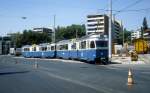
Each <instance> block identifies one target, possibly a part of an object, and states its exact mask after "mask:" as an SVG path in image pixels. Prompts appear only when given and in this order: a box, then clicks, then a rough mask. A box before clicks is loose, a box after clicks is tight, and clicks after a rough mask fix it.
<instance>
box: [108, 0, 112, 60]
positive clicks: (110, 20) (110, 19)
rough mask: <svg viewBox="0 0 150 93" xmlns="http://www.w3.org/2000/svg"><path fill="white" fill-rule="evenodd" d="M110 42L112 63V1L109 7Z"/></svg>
mask: <svg viewBox="0 0 150 93" xmlns="http://www.w3.org/2000/svg"><path fill="white" fill-rule="evenodd" d="M109 8H110V9H109V34H108V37H109V40H108V47H109V49H108V50H109V55H108V57H109V61H110V62H111V58H112V38H111V36H112V0H110V6H109Z"/></svg>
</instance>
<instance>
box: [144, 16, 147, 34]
mask: <svg viewBox="0 0 150 93" xmlns="http://www.w3.org/2000/svg"><path fill="white" fill-rule="evenodd" d="M146 29H148V24H147V20H146V17H144V19H143V30H144V31H145V30H146Z"/></svg>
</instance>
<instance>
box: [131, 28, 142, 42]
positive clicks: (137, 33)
mask: <svg viewBox="0 0 150 93" xmlns="http://www.w3.org/2000/svg"><path fill="white" fill-rule="evenodd" d="M140 37H141V29H137V30H136V31H133V32H131V40H133V39H137V38H140Z"/></svg>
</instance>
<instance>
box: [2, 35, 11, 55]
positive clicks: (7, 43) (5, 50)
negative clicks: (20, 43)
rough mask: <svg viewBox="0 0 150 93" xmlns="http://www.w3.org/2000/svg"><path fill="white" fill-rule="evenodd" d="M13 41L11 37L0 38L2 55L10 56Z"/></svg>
mask: <svg viewBox="0 0 150 93" xmlns="http://www.w3.org/2000/svg"><path fill="white" fill-rule="evenodd" d="M10 47H11V39H10V37H9V36H4V37H0V54H1V55H2V54H9V49H10Z"/></svg>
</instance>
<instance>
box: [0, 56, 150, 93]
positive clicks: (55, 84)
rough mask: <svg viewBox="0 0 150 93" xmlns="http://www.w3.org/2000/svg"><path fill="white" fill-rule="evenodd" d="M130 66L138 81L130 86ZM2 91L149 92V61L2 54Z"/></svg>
mask: <svg viewBox="0 0 150 93" xmlns="http://www.w3.org/2000/svg"><path fill="white" fill-rule="evenodd" d="M35 63H38V68H35ZM129 67H130V68H132V71H133V79H134V82H135V83H134V85H133V86H131V87H128V86H127V77H128V69H129ZM0 93H150V64H146V65H144V64H143V65H142V64H140V65H133V64H111V65H91V64H86V63H81V62H74V61H68V60H66V61H62V60H47V59H25V58H14V57H13V56H0Z"/></svg>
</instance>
